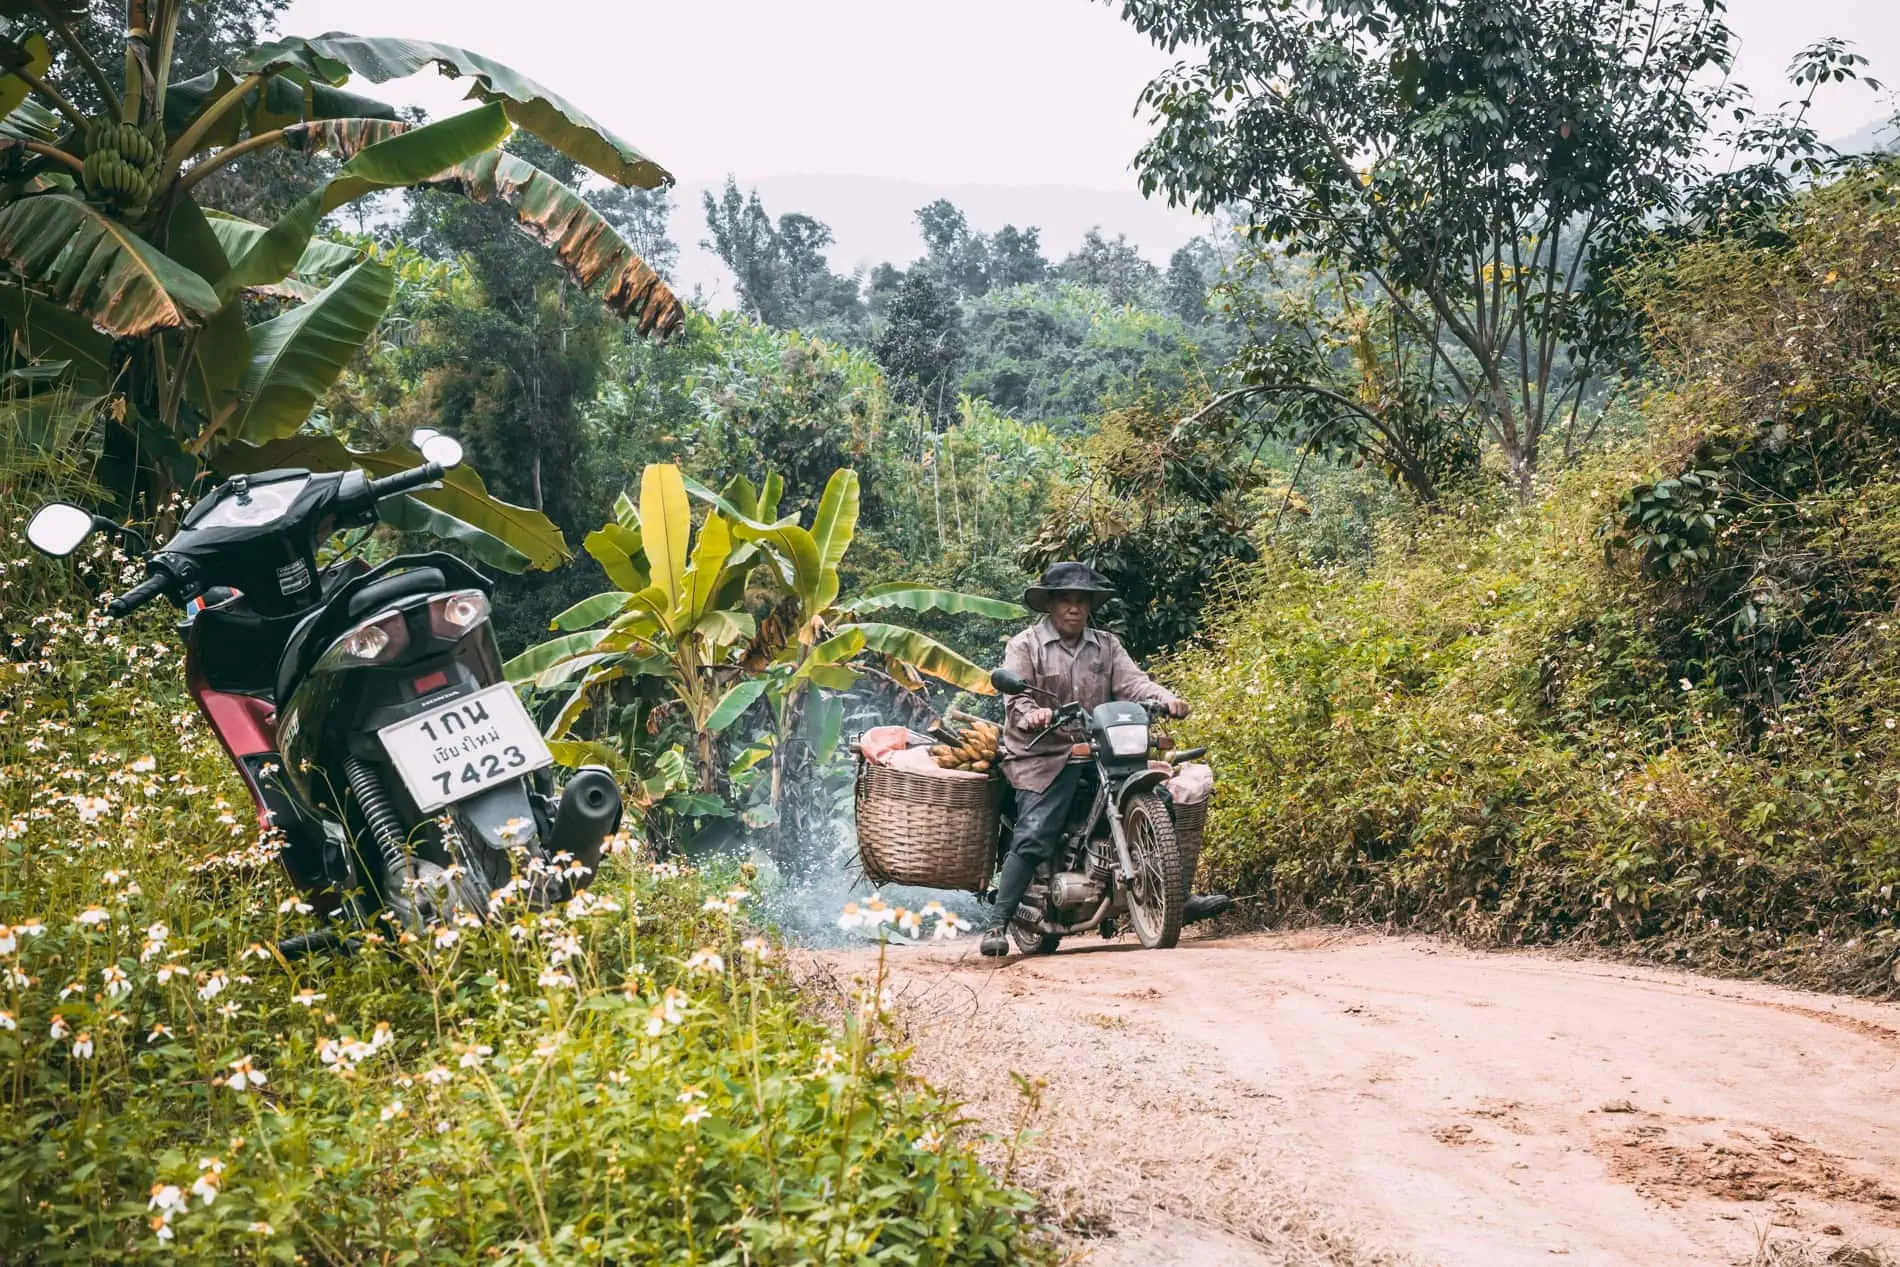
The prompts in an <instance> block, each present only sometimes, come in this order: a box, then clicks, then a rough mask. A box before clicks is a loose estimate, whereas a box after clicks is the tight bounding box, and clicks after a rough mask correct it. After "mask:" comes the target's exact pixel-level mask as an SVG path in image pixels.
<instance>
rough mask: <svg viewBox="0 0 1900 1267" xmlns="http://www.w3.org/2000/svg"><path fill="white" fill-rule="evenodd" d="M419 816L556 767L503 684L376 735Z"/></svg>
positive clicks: (523, 710)
mask: <svg viewBox="0 0 1900 1267" xmlns="http://www.w3.org/2000/svg"><path fill="white" fill-rule="evenodd" d="M376 733H377V735H378V736H379V737H380V738H381V739H382V741H383V749H384V751H386V752H388V753H389V759H390V760H391V761H393V762H395V763H396V769H397V771H398V772H399V773H400V774H401V775H402V781H403V785H404V786H405V787H407V788H408V789H409V795H410V796H412V797H414V798H415V801H416V808H417V809H419V810H421V811H422V812H423V813H425V814H426V813H428V812H429V811H431V810H436V809H440V808H442V807H443V806H444V805H447V804H449V803H451V802H453V801H460V800H466V799H467V798H469V797H471V796H474V795H475V794H476V793H477V792H481V791H483V790H485V789H487V788H490V787H493V786H494V785H495V784H497V783H506V782H507V781H508V780H510V779H518V778H520V777H521V776H522V775H524V774H527V773H528V772H529V771H531V770H539V769H540V768H541V767H542V766H548V765H553V764H554V756H553V754H551V753H550V752H549V751H548V746H547V744H546V743H544V742H543V741H542V739H541V732H540V731H539V730H537V729H535V725H534V719H533V718H531V717H529V716H528V710H527V709H526V708H523V707H522V705H521V700H520V699H519V698H518V697H517V696H516V695H515V688H514V687H512V686H510V685H508V684H507V683H506V682H503V683H500V684H499V685H496V686H491V687H488V688H487V689H485V690H480V691H477V692H475V694H473V695H461V696H457V697H456V698H455V699H450V700H444V701H443V702H442V703H440V704H438V705H437V706H436V707H434V708H431V709H430V710H429V711H428V712H426V713H420V714H418V715H416V716H414V717H411V718H409V719H408V720H406V721H399V722H397V723H396V724H395V725H393V726H384V727H383V728H382V729H381V730H379V731H377V732H376Z"/></svg>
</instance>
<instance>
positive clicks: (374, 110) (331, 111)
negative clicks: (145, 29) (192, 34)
mask: <svg viewBox="0 0 1900 1267" xmlns="http://www.w3.org/2000/svg"><path fill="white" fill-rule="evenodd" d="M237 83H238V77H237V76H236V75H233V74H232V73H231V72H230V71H228V70H223V69H219V70H209V71H206V72H205V73H204V74H202V75H196V76H193V77H192V78H190V79H186V80H181V81H179V82H178V83H174V84H171V85H169V86H168V87H167V88H166V89H165V134H166V135H167V136H171V137H176V136H179V135H181V134H182V133H183V132H184V131H185V129H186V128H188V127H190V126H191V124H192V123H193V122H194V121H195V120H196V119H197V117H198V115H199V113H200V112H201V111H202V110H204V108H205V107H206V106H208V105H210V104H212V103H213V102H216V101H221V100H223V99H224V96H225V94H226V93H228V92H230V91H231V89H233V88H235V87H237ZM305 87H306V85H304V84H301V83H298V82H296V81H295V80H293V79H291V78H289V77H279V76H273V77H272V78H270V79H267V80H265V81H264V83H263V85H262V86H261V87H259V88H253V89H251V91H249V92H248V93H246V94H245V95H244V100H243V103H242V105H241V107H240V108H239V109H236V110H232V111H230V112H228V113H227V114H225V115H224V116H223V117H222V118H220V119H219V120H218V121H217V123H215V124H214V125H213V126H212V128H211V130H210V131H209V132H208V133H206V135H205V138H204V141H203V142H202V144H201V148H202V149H216V148H222V147H224V146H226V145H229V144H231V143H232V142H233V141H235V140H237V139H238V138H239V137H240V136H242V135H243V134H244V133H246V132H270V131H274V130H276V129H278V128H282V127H287V126H289V125H291V124H294V123H297V122H299V121H300V120H307V119H352V118H354V119H394V118H395V117H396V109H395V107H394V106H392V105H390V104H389V103H388V102H385V101H377V100H374V99H373V98H370V97H360V96H358V95H357V94H355V93H353V92H339V91H338V90H337V89H335V88H333V87H331V86H330V85H329V84H327V83H323V82H321V81H313V82H311V83H310V84H309V85H308V90H309V91H308V95H306V93H305ZM306 110H307V113H306Z"/></svg>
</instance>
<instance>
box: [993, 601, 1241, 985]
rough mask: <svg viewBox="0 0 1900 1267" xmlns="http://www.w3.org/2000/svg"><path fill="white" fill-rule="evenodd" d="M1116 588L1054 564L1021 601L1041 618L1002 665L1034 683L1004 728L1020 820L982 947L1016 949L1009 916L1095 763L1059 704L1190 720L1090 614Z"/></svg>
mask: <svg viewBox="0 0 1900 1267" xmlns="http://www.w3.org/2000/svg"><path fill="white" fill-rule="evenodd" d="M1114 593H1115V587H1114V586H1113V585H1111V584H1110V583H1109V580H1108V578H1107V577H1105V576H1103V575H1102V574H1101V573H1100V572H1097V571H1096V570H1095V569H1094V568H1092V567H1089V566H1088V565H1087V564H1084V563H1056V564H1052V565H1050V567H1049V568H1048V569H1047V570H1046V571H1044V572H1043V574H1042V578H1041V579H1040V580H1038V581H1037V582H1036V583H1035V584H1034V585H1031V586H1030V587H1029V588H1028V589H1027V590H1025V591H1024V593H1023V605H1024V606H1026V607H1028V608H1029V609H1030V610H1031V611H1036V612H1041V613H1042V619H1041V620H1038V621H1037V622H1036V623H1035V624H1033V625H1031V626H1030V627H1029V628H1027V629H1025V630H1023V631H1022V632H1021V633H1019V634H1017V635H1016V636H1015V637H1013V638H1011V639H1010V640H1009V646H1008V647H1007V648H1006V649H1005V650H1004V652H1003V667H1004V668H1005V669H1008V670H1009V671H1010V672H1012V673H1014V674H1016V675H1017V676H1018V677H1020V678H1022V679H1023V680H1024V681H1025V682H1027V683H1029V685H1030V686H1031V687H1033V688H1035V691H1036V692H1037V694H1035V695H1032V694H1031V693H1029V692H1025V693H1023V694H1019V695H1012V696H1010V697H1009V699H1008V701H1007V703H1006V705H1005V724H1004V727H1003V742H1002V752H1003V757H1002V760H1003V774H1004V777H1006V778H1007V779H1008V780H1009V783H1010V786H1011V787H1012V788H1014V789H1015V790H1016V822H1015V828H1014V830H1013V832H1012V833H1011V836H1010V842H1009V855H1008V856H1007V857H1006V858H1005V859H1004V860H1003V870H1002V875H1001V878H1000V879H999V880H998V881H997V886H996V909H995V913H994V915H993V916H992V918H991V922H990V927H989V929H988V930H987V931H985V932H984V934H983V942H982V947H981V949H982V952H983V953H984V954H985V955H989V956H992V957H997V956H1002V955H1007V954H1008V953H1009V938H1008V929H1009V922H1010V920H1011V919H1013V918H1014V917H1015V914H1016V908H1017V907H1018V906H1019V905H1021V903H1022V900H1023V894H1024V893H1025V892H1026V891H1027V890H1028V888H1029V883H1030V881H1031V880H1032V879H1033V878H1034V876H1035V874H1036V868H1038V867H1039V866H1041V865H1042V864H1043V863H1045V862H1047V861H1048V860H1049V859H1050V857H1052V856H1053V855H1054V853H1055V849H1056V846H1057V845H1058V844H1059V843H1060V841H1061V838H1062V828H1063V825H1064V824H1065V823H1066V822H1067V821H1068V817H1069V808H1070V806H1071V804H1072V803H1073V802H1074V800H1075V795H1076V792H1077V790H1078V789H1079V788H1080V787H1081V785H1082V780H1083V773H1084V771H1085V770H1086V769H1087V768H1088V767H1086V766H1083V765H1079V764H1072V763H1071V762H1070V761H1069V751H1070V746H1071V744H1072V743H1073V742H1074V740H1075V736H1073V735H1071V734H1068V733H1066V732H1063V731H1050V732H1048V733H1044V732H1045V731H1048V727H1049V724H1050V723H1051V721H1053V720H1054V718H1055V708H1054V707H1052V706H1051V704H1050V701H1051V700H1053V701H1054V702H1055V703H1056V704H1058V705H1059V704H1068V703H1080V704H1081V705H1082V707H1083V708H1084V709H1085V710H1086V709H1093V708H1095V707H1096V706H1098V705H1100V704H1105V703H1107V702H1108V701H1110V700H1127V701H1129V702H1132V703H1155V704H1162V705H1165V706H1166V708H1167V712H1168V715H1169V716H1170V717H1186V716H1187V715H1188V706H1187V702H1186V701H1185V700H1182V699H1180V698H1178V697H1177V696H1176V695H1175V694H1174V692H1172V691H1170V690H1168V689H1167V688H1166V687H1164V686H1162V685H1161V684H1160V683H1158V682H1156V681H1155V680H1154V679H1153V678H1151V677H1149V676H1148V675H1147V674H1146V673H1144V672H1142V671H1141V666H1139V665H1137V664H1136V663H1135V661H1134V659H1133V658H1132V657H1131V656H1130V655H1129V654H1128V651H1127V649H1126V648H1124V647H1123V646H1122V644H1121V639H1119V638H1117V637H1116V636H1115V635H1114V634H1112V633H1109V632H1108V631H1107V630H1105V629H1097V628H1095V626H1094V625H1093V624H1092V623H1091V621H1090V617H1091V616H1092V615H1093V614H1094V612H1095V609H1096V608H1097V607H1099V606H1100V605H1101V604H1102V603H1104V602H1106V601H1108V599H1109V598H1111V597H1112V596H1113V595H1114ZM1231 905H1232V900H1231V899H1229V898H1228V897H1226V896H1224V895H1222V894H1207V895H1204V896H1194V897H1190V898H1189V899H1188V902H1187V910H1186V912H1185V920H1186V921H1187V922H1192V921H1194V920H1197V919H1206V918H1207V917H1209V916H1210V915H1214V914H1217V913H1219V912H1220V911H1223V910H1226V909H1227V908H1228V907H1229V906H1231Z"/></svg>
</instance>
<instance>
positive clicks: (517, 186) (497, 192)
mask: <svg viewBox="0 0 1900 1267" xmlns="http://www.w3.org/2000/svg"><path fill="white" fill-rule="evenodd" d="M427 184H428V185H429V186H430V187H431V188H436V189H445V190H448V191H450V192H453V193H458V194H461V195H463V196H464V197H467V198H471V199H473V200H475V201H476V202H488V201H490V200H491V199H498V200H500V201H502V202H505V203H507V204H508V205H509V206H511V207H513V208H514V212H515V221H516V223H518V224H519V225H520V226H521V227H522V228H523V229H525V230H527V231H528V232H529V233H531V234H533V235H534V236H535V237H536V238H537V239H539V240H540V241H541V242H542V243H543V244H545V245H546V246H547V247H549V248H550V249H551V250H552V251H553V252H554V257H555V258H556V259H558V260H559V261H560V262H561V266H562V267H563V268H565V269H567V271H568V272H569V273H571V274H573V276H574V280H575V281H576V282H578V283H579V284H580V287H581V289H583V290H585V291H587V292H588V293H590V294H592V295H594V297H595V298H597V299H598V300H599V301H600V302H601V303H603V304H605V305H606V306H607V308H608V309H609V310H610V311H612V312H615V313H618V314H619V315H620V316H622V317H625V318H628V319H630V320H632V321H633V322H634V327H635V329H637V330H638V331H639V332H640V333H641V334H643V335H644V334H659V335H662V336H664V335H667V334H670V333H671V332H672V331H673V330H675V329H677V328H678V327H679V325H680V323H681V322H682V321H684V320H685V316H686V314H685V310H684V309H682V308H681V307H680V302H679V297H678V296H676V295H675V294H674V293H673V291H672V289H671V288H670V287H669V286H667V284H666V283H665V282H664V281H662V280H661V279H660V275H659V274H658V273H656V272H654V271H653V270H652V269H651V268H649V267H648V266H647V263H646V261H645V260H642V259H641V258H640V257H639V256H638V255H636V254H634V250H633V248H632V247H631V246H629V245H628V244H627V242H626V240H625V239H624V238H622V237H621V236H620V235H619V234H618V233H616V232H614V229H613V226H612V225H610V224H608V223H607V221H606V220H605V219H603V218H602V217H601V214H600V213H599V212H598V211H595V210H594V208H593V207H591V206H590V205H588V203H587V200H586V199H584V198H582V197H581V196H580V195H579V194H577V193H575V192H574V191H573V190H572V189H569V188H568V187H567V186H566V185H563V184H562V183H561V182H560V181H558V180H556V179H554V177H552V176H550V175H548V174H547V173H546V172H544V171H542V170H541V169H540V168H538V167H536V166H535V165H534V164H533V163H530V162H528V161H527V160H526V159H521V158H517V157H515V156H514V155H513V154H509V153H506V152H505V151H502V150H491V151H490V152H488V153H486V154H479V155H477V156H476V157H474V158H471V159H469V160H468V161H467V162H464V163H461V164H459V165H457V166H455V167H453V168H451V169H450V170H448V171H443V172H440V173H439V174H437V175H434V176H432V177H431V178H430V179H429V181H428V182H427Z"/></svg>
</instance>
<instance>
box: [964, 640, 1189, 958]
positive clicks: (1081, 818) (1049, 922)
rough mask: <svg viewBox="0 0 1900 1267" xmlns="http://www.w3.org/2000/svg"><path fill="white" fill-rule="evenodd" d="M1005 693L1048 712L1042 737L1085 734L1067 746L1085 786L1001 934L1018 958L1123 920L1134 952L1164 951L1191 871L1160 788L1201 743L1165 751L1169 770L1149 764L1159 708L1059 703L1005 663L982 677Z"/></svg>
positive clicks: (1173, 938) (1004, 839)
mask: <svg viewBox="0 0 1900 1267" xmlns="http://www.w3.org/2000/svg"><path fill="white" fill-rule="evenodd" d="M990 683H991V685H993V686H995V687H996V689H997V690H998V691H1000V692H1002V693H1003V694H1005V695H1022V694H1028V695H1030V696H1032V697H1035V698H1037V699H1040V700H1041V701H1042V702H1043V703H1045V704H1048V705H1050V706H1051V707H1053V708H1054V709H1055V717H1054V719H1053V720H1052V721H1051V722H1050V724H1049V725H1048V727H1046V728H1045V729H1044V730H1043V731H1042V733H1041V734H1039V735H1037V736H1036V738H1037V739H1038V740H1040V739H1041V738H1042V736H1043V735H1047V734H1051V733H1055V732H1060V731H1063V730H1074V729H1080V730H1081V731H1082V733H1083V734H1085V735H1086V738H1085V739H1084V740H1082V741H1081V742H1078V743H1075V744H1074V745H1072V746H1071V748H1070V755H1069V762H1070V764H1072V765H1080V766H1083V767H1085V769H1084V773H1083V779H1084V783H1083V786H1082V788H1081V790H1080V792H1079V793H1078V794H1077V796H1076V797H1075V800H1074V801H1073V803H1072V804H1071V806H1070V809H1069V817H1068V821H1067V822H1066V823H1065V824H1064V825H1063V830H1062V838H1061V841H1060V843H1059V844H1058V845H1057V846H1056V850H1055V853H1054V855H1053V856H1052V858H1051V859H1050V861H1049V862H1047V863H1044V864H1043V865H1042V866H1041V867H1039V868H1038V869H1037V872H1036V875H1035V876H1034V877H1033V878H1032V879H1031V881H1030V884H1029V888H1028V890H1027V892H1026V893H1025V894H1024V896H1023V900H1022V904H1021V905H1020V906H1018V907H1017V908H1016V916H1015V918H1014V919H1013V920H1011V921H1010V925H1009V936H1010V940H1011V941H1013V942H1015V943H1016V947H1017V949H1019V950H1021V951H1022V952H1023V953H1025V954H1045V955H1046V954H1049V953H1051V952H1052V951H1054V950H1055V948H1056V947H1057V946H1058V945H1059V944H1061V941H1062V939H1063V938H1064V937H1073V936H1075V935H1076V934H1078V933H1086V932H1092V931H1096V930H1100V931H1101V932H1102V934H1103V935H1104V936H1109V935H1111V934H1112V932H1113V930H1114V927H1115V921H1117V920H1119V919H1121V918H1122V917H1123V916H1126V917H1127V919H1128V923H1129V926H1130V927H1132V928H1133V929H1134V932H1135V937H1136V938H1137V939H1138V940H1139V941H1140V942H1141V944H1142V946H1143V948H1145V949H1149V950H1154V949H1167V948H1169V947H1171V946H1173V945H1174V944H1175V943H1176V942H1177V941H1178V940H1179V939H1180V936H1181V925H1182V916H1183V913H1184V910H1185V907H1186V904H1187V896H1188V893H1187V890H1188V886H1189V885H1190V884H1192V883H1193V877H1192V876H1191V875H1186V874H1184V870H1185V869H1184V867H1183V866H1182V858H1181V848H1180V844H1179V842H1178V841H1177V840H1176V837H1175V830H1174V818H1173V813H1172V811H1171V809H1170V807H1169V804H1168V801H1167V799H1166V797H1165V796H1164V794H1163V791H1162V786H1161V785H1162V784H1163V783H1165V782H1166V781H1167V779H1168V777H1169V775H1170V773H1171V772H1172V768H1173V767H1174V766H1176V765H1181V764H1185V763H1186V762H1189V761H1193V760H1195V759H1196V758H1199V757H1201V756H1204V755H1206V752H1207V749H1205V748H1191V749H1187V750H1184V751H1171V752H1170V753H1169V754H1168V755H1167V759H1166V764H1167V765H1168V766H1169V768H1168V769H1165V770H1164V769H1156V768H1155V767H1154V766H1153V764H1151V762H1150V759H1149V754H1150V752H1152V751H1155V750H1156V745H1155V742H1154V736H1153V734H1152V722H1153V719H1154V717H1155V716H1156V715H1158V714H1160V713H1161V712H1163V710H1164V706H1162V705H1160V704H1137V703H1132V702H1129V701H1126V700H1111V701H1109V702H1108V703H1106V704H1102V705H1099V706H1097V707H1096V708H1094V709H1092V710H1084V709H1083V708H1082V706H1081V705H1080V704H1074V703H1070V704H1062V703H1060V702H1059V701H1057V700H1056V699H1055V698H1054V697H1052V696H1050V695H1048V694H1047V693H1046V692H1043V691H1040V690H1038V689H1036V688H1035V687H1033V686H1030V685H1029V684H1028V683H1027V682H1025V681H1024V680H1023V679H1022V678H1021V677H1019V676H1017V675H1016V674H1014V673H1012V672H1010V671H1009V670H1008V669H997V670H994V671H993V672H992V673H991V674H990ZM1013 826H1014V823H1013V821H1012V820H1011V819H1010V818H1009V817H1008V816H1005V818H1004V819H1003V822H1002V826H1001V831H1000V833H999V836H1000V838H999V840H998V845H997V861H998V863H999V864H1000V863H1001V861H1002V859H1003V857H1004V855H1006V854H1007V853H1008V851H1009V839H1010V833H1011V830H1012V828H1013Z"/></svg>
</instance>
